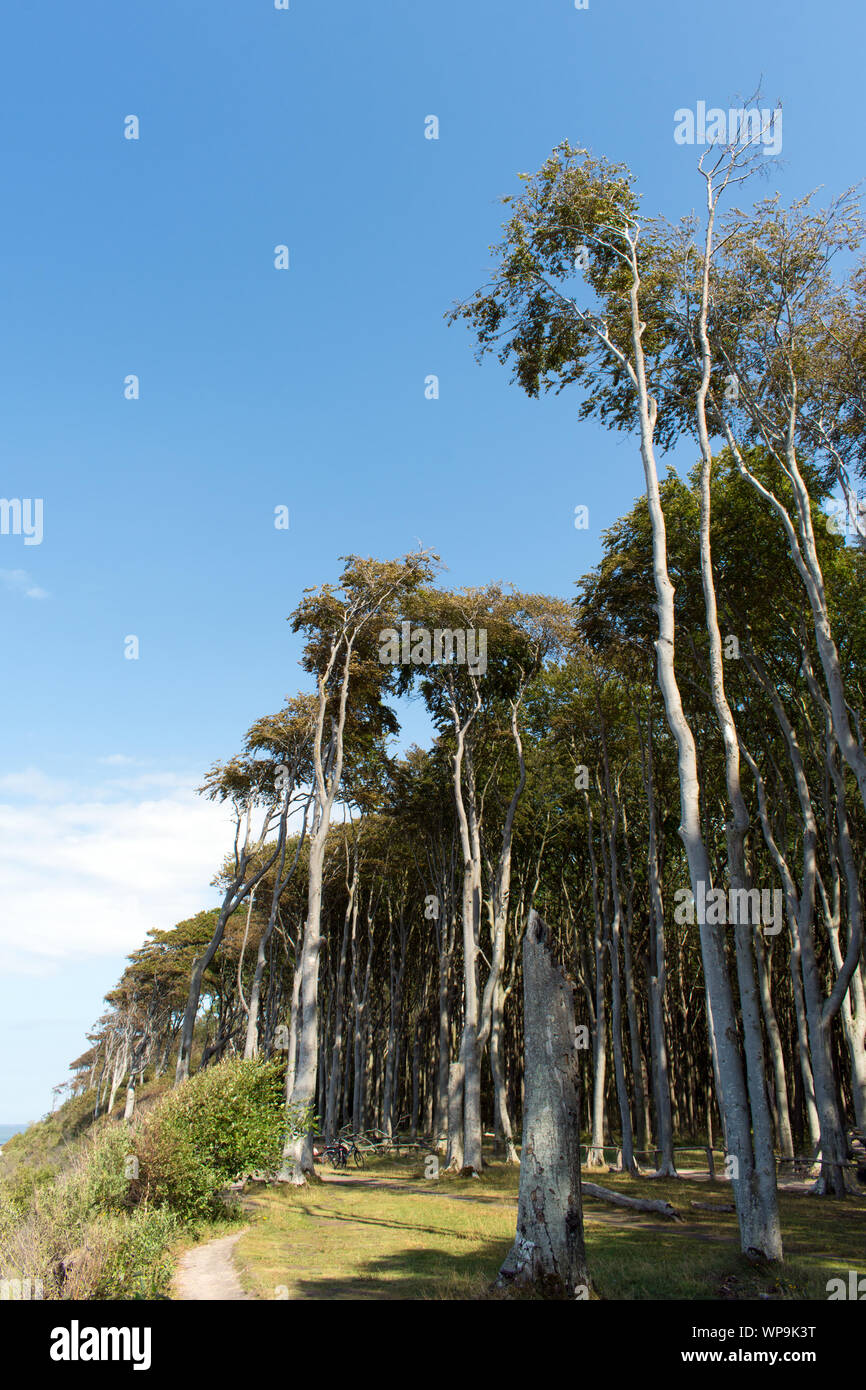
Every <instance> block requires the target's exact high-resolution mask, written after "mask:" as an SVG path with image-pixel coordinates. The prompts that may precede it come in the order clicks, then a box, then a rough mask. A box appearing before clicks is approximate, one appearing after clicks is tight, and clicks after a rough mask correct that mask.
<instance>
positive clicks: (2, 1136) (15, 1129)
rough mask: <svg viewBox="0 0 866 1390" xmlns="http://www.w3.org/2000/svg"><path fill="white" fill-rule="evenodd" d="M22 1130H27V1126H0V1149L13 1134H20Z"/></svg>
mask: <svg viewBox="0 0 866 1390" xmlns="http://www.w3.org/2000/svg"><path fill="white" fill-rule="evenodd" d="M24 1129H27V1124H23V1125H0V1149H2V1147H3V1145H4V1144H5V1143H6V1140H7V1139H11V1138H12V1135H13V1134H20V1133H21V1131H22V1130H24Z"/></svg>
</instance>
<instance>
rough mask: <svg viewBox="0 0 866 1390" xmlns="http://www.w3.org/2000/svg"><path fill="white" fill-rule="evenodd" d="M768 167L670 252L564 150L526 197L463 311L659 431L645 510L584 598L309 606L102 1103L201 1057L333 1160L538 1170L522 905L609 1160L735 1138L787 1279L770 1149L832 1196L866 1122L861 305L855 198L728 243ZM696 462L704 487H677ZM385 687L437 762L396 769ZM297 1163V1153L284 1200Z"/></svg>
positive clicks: (417, 581)
mask: <svg viewBox="0 0 866 1390" xmlns="http://www.w3.org/2000/svg"><path fill="white" fill-rule="evenodd" d="M752 145H753V142H750V141H749V140H748V139H747V140H746V141H745V143H744V144H743V145H732V146H729V147H727V148H726V149H723V150H718V149H716V150H713V151H712V152H711V155H710V156H708V157H707V158H705V159H704V160H703V161H702V162H701V166H700V172H701V175H702V179H703V187H704V190H705V210H704V214H703V215H702V217H700V218H696V217H690V218H687V219H685V220H684V221H683V222H682V223H680V224H677V225H670V224H667V223H665V222H664V221H662V220H661V219H656V220H652V219H645V218H640V217H639V212H638V195H637V191H636V189H635V185H634V179H633V177H632V176H631V174H630V173H629V171H628V170H627V169H626V168H625V167H624V166H621V165H611V164H609V163H608V162H607V161H605V160H603V159H597V158H595V157H593V156H591V155H589V154H588V153H587V152H585V151H582V150H578V149H573V148H572V147H571V146H569V145H562V146H561V147H559V148H558V149H557V150H555V151H554V153H553V155H552V156H551V158H550V159H549V160H548V161H547V162H546V164H545V165H544V166H543V168H542V169H541V170H540V171H539V173H538V174H537V175H534V176H525V177H524V187H523V191H522V193H521V194H520V195H519V196H518V197H516V198H514V199H509V200H506V201H507V202H508V203H509V205H510V215H509V221H508V223H507V224H506V228H505V237H504V240H503V242H502V243H501V245H500V246H499V247H498V248H496V251H495V265H494V269H493V273H492V277H491V280H490V283H489V284H488V285H486V286H484V287H482V289H480V290H479V291H478V292H477V293H476V294H475V295H474V296H473V297H472V298H471V299H469V300H468V301H467V302H466V303H464V304H462V305H460V306H458V308H457V309H456V310H455V311H454V314H453V317H454V318H460V319H463V320H465V321H466V322H468V324H469V325H470V327H471V328H472V330H473V332H474V333H475V335H476V337H477V340H478V343H479V349H480V351H481V353H482V354H483V353H484V352H486V351H488V350H494V351H496V352H497V353H498V355H499V356H500V358H501V359H502V360H503V361H508V362H510V363H511V364H512V366H513V368H514V371H515V377H516V380H517V382H518V383H519V385H520V386H521V387H522V388H523V389H524V390H525V391H527V392H528V393H529V394H530V395H539V394H541V393H542V392H543V391H545V390H547V389H549V388H556V389H560V388H562V387H565V386H573V387H574V388H575V389H576V390H578V391H579V392H580V393H581V395H582V402H581V406H580V413H581V415H582V416H584V417H589V416H592V415H595V416H597V417H598V418H600V419H601V420H602V421H603V422H604V423H606V424H608V425H610V426H612V427H616V428H619V429H623V430H628V431H631V432H633V434H634V437H635V443H636V446H637V450H638V452H639V456H640V459H641V464H642V471H643V478H644V484H645V492H644V496H642V497H641V498H640V499H639V500H638V501H637V502H636V503H635V504H634V506H633V507H632V509H631V510H630V512H629V513H628V514H627V515H626V516H624V517H623V518H622V519H621V520H620V521H619V522H617V523H616V525H615V526H613V527H612V528H611V529H610V531H609V532H608V533H606V535H605V537H604V553H603V558H602V561H601V563H600V564H599V566H598V567H597V568H596V569H595V570H594V571H593V572H592V573H591V574H589V575H587V576H585V577H584V578H583V579H582V580H581V581H580V583H579V584H578V586H577V595H576V597H575V598H573V599H572V600H570V601H568V602H566V601H564V600H562V599H559V598H554V597H550V596H545V595H539V594H527V593H518V592H516V591H514V590H509V589H505V588H503V587H502V586H499V585H488V586H485V587H479V588H472V589H464V590H448V589H446V588H444V587H443V586H442V585H441V584H437V582H436V581H437V569H438V562H437V558H436V557H435V556H434V555H431V554H428V553H423V552H419V553H416V554H412V555H407V556H404V557H402V558H401V559H397V560H394V561H391V562H381V561H374V560H369V559H361V558H359V557H357V556H353V557H350V558H349V559H348V560H347V561H346V563H345V567H344V570H343V573H342V576H341V578H340V581H339V583H338V584H336V585H325V586H323V587H321V588H319V589H314V590H309V591H307V592H306V593H305V596H304V599H303V601H302V602H301V603H300V604H299V606H298V608H297V609H296V610H295V612H294V614H293V615H292V622H293V626H294V629H295V630H296V631H297V632H300V633H301V634H302V635H303V638H304V643H305V645H304V658H303V665H304V667H305V669H306V671H307V672H308V673H309V675H310V677H311V678H312V681H313V683H314V685H315V689H314V691H313V692H312V693H302V694H300V695H298V696H297V697H295V698H294V699H293V700H290V701H288V702H287V705H286V707H285V708H284V709H283V710H281V711H280V712H279V713H278V714H276V715H274V716H272V717H269V718H264V719H261V720H259V721H257V723H256V724H255V725H253V727H252V728H251V730H250V731H249V733H248V735H247V737H246V740H245V741H244V744H243V748H242V750H241V752H240V754H238V756H237V757H235V758H233V759H232V760H230V761H229V762H228V763H226V764H221V765H218V766H217V767H215V768H214V769H213V770H212V772H211V774H210V776H209V778H208V781H207V783H206V787H205V790H206V792H207V794H209V795H212V796H217V797H220V798H221V799H223V800H226V801H228V802H231V803H232V804H233V806H234V809H235V813H236V827H237V831H236V836H235V845H234V850H233V853H232V856H231V858H230V860H229V861H228V862H227V863H226V865H225V866H224V867H223V870H222V874H221V878H220V883H221V888H222V890H223V899H222V904H221V906H220V908H219V909H216V910H214V911H213V912H210V913H202V914H199V916H198V917H196V918H194V919H193V920H192V921H190V922H185V923H182V924H180V925H179V926H178V927H176V928H174V930H173V931H168V932H162V931H154V932H152V933H151V935H150V938H149V940H148V942H147V944H146V945H145V946H144V947H143V948H142V950H141V951H139V952H137V953H135V954H134V956H133V957H132V958H131V959H130V963H129V965H128V967H127V970H126V972H125V974H124V976H123V979H122V980H121V982H120V984H119V986H118V988H117V989H116V990H115V991H114V992H113V993H112V995H110V996H109V997H108V1003H109V1005H110V1006H111V1013H110V1014H108V1015H106V1017H105V1018H104V1019H102V1020H101V1021H100V1024H99V1025H98V1027H97V1029H96V1031H95V1032H94V1034H93V1036H92V1038H91V1041H92V1043H93V1047H92V1049H91V1050H90V1051H89V1052H88V1053H86V1054H85V1055H84V1057H83V1058H80V1059H78V1062H77V1063H76V1064H74V1065H75V1068H76V1071H77V1073H78V1074H79V1075H80V1076H81V1077H82V1078H83V1080H82V1084H84V1079H86V1080H87V1081H88V1082H90V1083H91V1084H93V1085H94V1086H95V1087H96V1091H97V1102H96V1103H97V1105H103V1104H109V1103H110V1102H112V1101H113V1100H114V1096H115V1093H116V1090H117V1088H118V1086H119V1085H120V1084H122V1083H123V1082H124V1080H126V1081H128V1083H129V1087H128V1089H129V1088H131V1089H132V1093H133V1094H134V1085H135V1080H136V1078H137V1077H140V1076H141V1075H142V1074H143V1072H144V1069H145V1068H146V1067H148V1066H151V1067H153V1068H154V1070H157V1071H159V1070H164V1069H165V1068H166V1067H167V1066H168V1065H169V1058H170V1057H173V1058H174V1060H175V1066H176V1079H177V1081H178V1083H181V1082H182V1081H183V1079H184V1078H185V1076H187V1075H188V1073H189V1069H190V1065H191V1063H192V1060H193V1055H194V1052H195V1050H196V1048H197V1047H198V1049H199V1065H202V1064H206V1063H207V1062H209V1061H210V1060H212V1059H213V1058H218V1057H219V1056H221V1055H224V1054H225V1053H226V1051H227V1050H232V1051H243V1052H244V1053H245V1054H246V1055H248V1056H249V1055H254V1054H255V1053H256V1052H259V1051H261V1052H264V1053H266V1054H271V1053H274V1052H280V1053H284V1054H285V1057H286V1087H287V1100H288V1101H289V1102H290V1103H291V1104H292V1105H293V1106H297V1105H299V1104H300V1105H307V1106H311V1107H313V1108H314V1109H315V1110H316V1112H317V1113H318V1115H319V1116H320V1117H321V1121H322V1125H323V1128H324V1130H325V1132H326V1134H328V1135H332V1134H333V1133H334V1132H335V1131H336V1129H337V1128H338V1127H339V1126H340V1125H342V1124H351V1125H352V1126H353V1127H354V1128H356V1129H360V1128H364V1127H369V1126H371V1125H376V1126H379V1127H381V1128H382V1129H384V1130H385V1131H386V1132H389V1133H390V1132H392V1131H393V1130H394V1129H395V1128H398V1127H404V1126H408V1127H409V1128H410V1129H411V1130H412V1132H413V1133H418V1132H420V1131H424V1132H425V1133H429V1134H431V1135H432V1136H434V1137H435V1138H436V1140H437V1141H438V1142H440V1143H441V1145H442V1147H443V1149H444V1151H445V1153H446V1160H447V1163H448V1164H449V1165H450V1166H452V1167H454V1168H457V1169H468V1170H470V1171H473V1172H476V1173H480V1172H481V1171H482V1169H483V1154H482V1138H483V1135H484V1132H485V1129H490V1130H492V1132H493V1135H494V1136H495V1140H496V1143H497V1145H498V1146H499V1149H500V1152H501V1153H502V1154H503V1156H505V1157H506V1158H507V1159H509V1160H514V1159H516V1156H517V1153H516V1140H515V1134H516V1127H517V1125H518V1123H519V1120H520V1115H521V1110H522V1103H523V1080H524V1078H523V1057H524V1038H523V1014H522V1009H521V984H522V980H521V971H522V964H521V960H522V955H521V945H522V938H523V933H524V931H525V924H526V921H527V914H528V912H529V909H530V908H531V907H535V908H537V910H538V912H539V914H540V915H541V917H542V918H543V920H544V922H545V924H546V926H545V928H544V930H545V933H546V936H545V940H546V941H549V942H550V944H551V945H552V946H553V948H554V949H555V951H556V953H557V955H558V957H559V959H560V960H561V961H563V962H564V963H565V966H566V969H567V971H568V973H569V975H570V978H571V979H572V981H573V983H574V988H575V997H576V1000H577V1004H578V1017H577V1050H578V1058H577V1066H578V1069H579V1073H580V1076H581V1081H582V1093H583V1094H584V1095H585V1096H586V1097H587V1104H586V1114H585V1116H584V1125H585V1130H586V1142H587V1144H588V1150H587V1161H588V1163H589V1164H590V1165H592V1164H593V1163H601V1162H602V1161H603V1151H604V1146H605V1144H607V1143H608V1142H609V1141H611V1140H613V1141H614V1142H615V1144H616V1146H617V1147H618V1148H619V1149H620V1150H621V1154H622V1163H623V1166H624V1167H625V1168H626V1169H627V1170H629V1171H631V1172H636V1171H637V1170H638V1167H639V1166H640V1165H645V1166H646V1165H651V1166H652V1167H653V1169H654V1170H655V1171H659V1172H661V1173H666V1174H672V1173H674V1172H675V1171H676V1153H675V1140H676V1139H677V1138H680V1139H683V1138H689V1139H692V1140H694V1139H695V1138H697V1137H698V1136H700V1137H704V1136H706V1138H707V1140H708V1142H713V1140H714V1139H718V1140H719V1141H720V1142H722V1143H723V1144H724V1148H725V1152H726V1155H727V1157H728V1171H729V1173H730V1174H731V1176H732V1178H733V1188H734V1194H735V1199H736V1205H737V1212H738V1217H739V1221H740V1232H741V1240H742V1244H743V1248H744V1250H747V1251H752V1252H757V1253H759V1254H761V1255H763V1256H764V1257H766V1258H770V1259H779V1258H781V1255H782V1247H781V1234H780V1228H779V1220H778V1209H777V1200H776V1172H777V1167H776V1163H777V1158H779V1157H781V1158H791V1157H792V1156H793V1155H794V1153H795V1152H798V1151H802V1150H803V1149H804V1148H806V1149H809V1150H810V1151H811V1152H813V1153H814V1154H815V1155H816V1156H818V1157H819V1161H820V1172H819V1176H818V1182H817V1189H818V1190H819V1191H821V1192H826V1193H834V1194H836V1195H840V1196H841V1195H843V1194H844V1192H845V1190H846V1183H847V1158H848V1155H849V1131H850V1129H851V1127H852V1126H853V1125H856V1126H858V1127H859V1128H860V1130H861V1131H864V1130H866V993H864V949H863V927H862V892H863V884H862V874H863V853H862V847H863V844H864V838H866V836H864V832H866V821H864V817H866V746H864V736H863V728H862V713H863V710H864V670H866V665H864V657H866V617H864V605H863V592H864V589H863V580H864V564H866V555H864V550H863V547H862V535H861V534H860V530H859V528H860V525H861V514H860V512H859V511H858V504H857V497H856V491H855V481H856V479H857V477H858V476H862V474H863V471H864V465H863V460H864V454H863V405H864V403H866V389H864V383H866V335H864V329H863V323H864V315H863V310H864V292H866V275H864V272H863V270H862V267H861V268H858V267H856V266H855V268H854V269H853V270H852V269H851V268H850V264H847V265H846V263H845V261H844V257H845V256H848V257H849V258H850V255H851V252H852V251H853V250H854V249H855V248H856V247H857V246H858V245H859V241H860V237H861V227H860V223H859V219H858V216H857V213H856V208H855V205H854V203H853V201H852V199H851V198H849V197H846V198H842V199H840V200H838V201H837V202H835V203H834V204H832V205H831V206H830V207H829V208H827V209H823V210H819V209H816V208H815V206H814V205H813V202H812V200H810V199H805V200H803V201H802V202H800V203H798V204H796V205H795V206H794V207H792V208H783V207H781V205H780V203H779V202H778V200H775V199H770V200H764V201H762V202H760V203H759V204H757V206H756V207H755V208H753V209H752V210H751V211H748V212H743V211H741V210H737V209H735V210H731V211H725V209H724V199H725V197H726V195H727V194H728V193H729V192H730V190H731V189H732V188H734V187H736V186H739V185H740V184H742V183H743V182H744V181H745V180H746V179H747V178H749V177H751V175H752V173H753V172H754V151H753V148H752ZM840 257H842V258H843V260H842V261H841V264H842V274H841V276H840V275H839V274H836V273H834V270H835V266H834V263H835V262H836V261H837V260H838V258H840ZM681 439H691V440H692V441H693V443H694V450H695V456H696V459H697V462H696V464H695V467H694V469H693V471H692V473H691V474H690V475H689V476H688V477H686V478H682V477H680V476H678V475H677V474H676V473H674V472H673V471H671V472H669V473H668V474H667V476H666V477H661V476H660V473H659V467H658V454H659V452H660V451H663V450H665V449H667V448H669V447H670V446H671V445H673V444H674V443H675V442H677V441H679V440H681ZM834 497H835V498H840V499H841V501H842V503H843V504H844V506H845V507H846V509H847V513H848V516H849V518H850V520H851V524H850V526H849V528H848V530H849V533H850V534H849V535H848V536H847V537H846V535H845V534H842V532H843V530H844V528H842V527H840V526H839V525H838V524H832V517H830V519H828V514H829V513H830V511H831V510H832V505H833V499H834ZM858 542H860V543H859V544H858ZM443 633H444V634H446V637H447V640H446V641H445V642H444V645H443V642H442V641H441V640H439V638H441V635H442V634H443ZM431 634H439V638H436V640H431ZM458 639H459V640H458ZM470 639H471V640H470ZM481 651H483V653H484V658H483V660H479V659H478V653H479V652H481ZM470 652H474V653H475V654H476V656H475V659H473V658H472V657H471V656H469V655H468V653H470ZM400 697H402V698H404V699H405V698H413V699H417V700H420V701H422V702H423V704H424V706H425V707H426V710H427V711H428V713H429V717H430V721H431V724H432V728H433V738H432V742H431V744H430V746H429V747H428V748H417V747H415V748H411V749H409V750H408V751H405V752H404V753H403V754H402V755H398V754H397V753H395V751H394V736H395V735H396V734H397V732H398V722H397V710H398V709H399V698H400ZM526 1055H527V1056H530V1055H539V1051H538V1048H534V1049H533V1048H528V1049H527V1053H526ZM129 1104H131V1102H129V1101H128V1105H129ZM312 1164H313V1155H312V1136H311V1134H309V1133H308V1134H305V1135H296V1134H290V1135H289V1136H288V1137H287V1143H286V1152H285V1162H284V1176H285V1177H286V1178H289V1179H291V1180H292V1181H296V1182H300V1181H304V1179H305V1175H307V1174H309V1173H310V1172H311V1171H312Z"/></svg>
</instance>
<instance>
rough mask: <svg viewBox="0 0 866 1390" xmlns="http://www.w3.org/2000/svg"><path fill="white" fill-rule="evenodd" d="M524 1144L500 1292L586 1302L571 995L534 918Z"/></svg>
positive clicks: (526, 962)
mask: <svg viewBox="0 0 866 1390" xmlns="http://www.w3.org/2000/svg"><path fill="white" fill-rule="evenodd" d="M523 1017H524V1038H525V1044H524V1086H525V1095H524V1103H523V1144H522V1148H521V1153H520V1191H519V1197H518V1203H517V1234H516V1237H515V1241H514V1244H513V1246H512V1247H511V1250H510V1251H509V1254H508V1256H507V1257H506V1260H505V1263H504V1264H503V1266H502V1268H501V1270H500V1271H499V1278H498V1280H497V1287H498V1288H512V1289H514V1288H519V1287H529V1288H535V1289H536V1290H537V1291H538V1292H539V1293H542V1294H544V1295H546V1296H547V1297H551V1298H568V1299H573V1298H588V1297H589V1279H588V1276H587V1271H586V1251H585V1248H584V1239H583V1211H582V1208H581V1200H580V1102H579V1094H578V1052H577V1048H576V1035H575V1026H574V992H573V989H572V986H571V984H569V982H568V981H567V980H566V979H565V977H564V976H563V974H562V971H561V970H560V969H559V967H558V965H557V964H556V963H555V962H554V960H553V957H552V955H551V950H550V934H549V931H548V929H547V927H546V926H545V924H544V922H543V921H542V920H541V918H540V917H539V916H538V914H537V913H536V912H534V911H530V913H529V922H528V925H527V928H526V934H525V936H524V939H523Z"/></svg>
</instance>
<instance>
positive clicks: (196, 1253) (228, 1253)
mask: <svg viewBox="0 0 866 1390" xmlns="http://www.w3.org/2000/svg"><path fill="white" fill-rule="evenodd" d="M243 1234H244V1233H243V1231H236V1232H235V1234H234V1235H231V1236H222V1237H221V1238H220V1239H219V1240H211V1241H209V1242H208V1244H207V1245H196V1246H194V1247H193V1249H192V1250H187V1251H185V1252H184V1254H183V1255H181V1257H180V1260H179V1261H178V1266H177V1272H176V1274H175V1276H174V1286H173V1294H174V1297H175V1298H176V1299H179V1300H181V1301H187V1302H189V1301H191V1300H208V1299H218V1300H227V1299H234V1300H238V1299H245V1298H252V1294H248V1293H244V1290H243V1289H242V1287H241V1281H240V1279H239V1278H238V1273H237V1270H236V1269H235V1263H234V1258H233V1255H234V1247H235V1245H236V1244H237V1242H238V1241H239V1240H240V1238H241V1236H242V1235H243Z"/></svg>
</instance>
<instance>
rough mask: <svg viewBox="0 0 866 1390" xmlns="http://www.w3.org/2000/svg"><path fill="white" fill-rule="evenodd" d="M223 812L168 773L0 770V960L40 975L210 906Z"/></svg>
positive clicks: (225, 820)
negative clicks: (85, 781)
mask: <svg viewBox="0 0 866 1390" xmlns="http://www.w3.org/2000/svg"><path fill="white" fill-rule="evenodd" d="M232 840H233V831H232V823H231V816H230V813H228V812H227V810H226V808H225V807H222V806H219V805H215V804H214V803H212V802H209V801H206V800H204V799H203V798H201V797H199V796H197V795H196V794H195V779H193V778H191V777H184V776H181V775H179V774H177V773H173V772H148V773H144V774H142V775H141V776H139V777H135V778H133V777H128V776H127V777H124V778H113V777H111V776H110V775H108V774H107V775H106V777H105V778H104V779H103V780H102V781H99V780H97V781H95V782H94V783H93V784H92V785H89V786H87V787H75V786H74V785H72V784H71V783H69V782H67V781H63V780H62V779H59V778H52V777H50V776H48V775H47V774H45V773H43V772H42V771H41V770H40V769H35V768H31V769H29V770H26V771H24V772H18V773H6V774H5V775H4V776H2V777H0V968H3V969H4V970H5V971H10V972H14V973H17V974H27V975H33V974H44V973H45V972H47V971H55V970H57V969H61V968H62V966H63V962H64V961H66V960H70V959H73V958H77V959H81V958H83V957H87V956H99V955H106V954H116V953H118V952H121V953H123V954H126V953H127V952H129V951H131V950H134V949H135V948H136V947H138V946H140V945H141V944H142V942H143V940H144V938H145V935H146V933H147V931H148V930H149V929H150V928H151V927H162V928H166V927H171V926H173V925H174V923H175V922H178V921H182V920H183V919H184V918H185V917H189V916H192V914H193V913H195V912H197V911H199V909H200V908H202V907H206V906H210V905H212V904H213V903H214V902H215V901H216V900H217V897H216V892H215V890H214V889H213V888H212V887H211V886H210V882H211V879H212V878H213V877H214V875H215V873H216V872H217V870H218V869H219V867H220V865H221V864H222V861H223V859H224V857H225V855H226V853H227V852H228V851H229V850H230V849H231V845H232Z"/></svg>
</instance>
